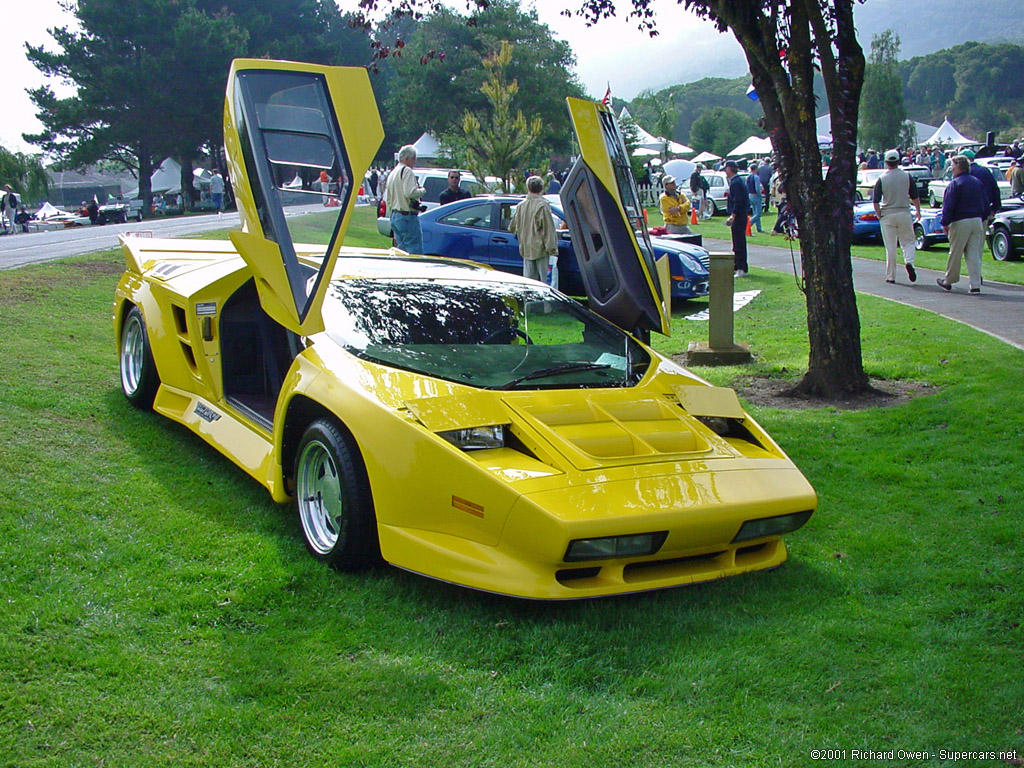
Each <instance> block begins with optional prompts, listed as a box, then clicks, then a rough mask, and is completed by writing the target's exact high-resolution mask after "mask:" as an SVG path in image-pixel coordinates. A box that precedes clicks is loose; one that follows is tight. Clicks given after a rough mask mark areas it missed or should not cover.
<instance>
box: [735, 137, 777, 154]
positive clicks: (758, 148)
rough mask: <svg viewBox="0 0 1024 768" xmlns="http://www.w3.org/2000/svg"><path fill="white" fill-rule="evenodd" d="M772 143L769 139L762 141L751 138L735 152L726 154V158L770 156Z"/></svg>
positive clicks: (757, 138) (736, 148)
mask: <svg viewBox="0 0 1024 768" xmlns="http://www.w3.org/2000/svg"><path fill="white" fill-rule="evenodd" d="M771 153H772V143H771V141H770V140H769V139H762V138H759V137H757V136H750V137H749V138H747V140H746V141H744V142H743V143H742V144H740V145H739V146H738V147H734V148H733V150H732V151H731V152H729V153H727V154H726V157H739V156H742V155H770V154H771Z"/></svg>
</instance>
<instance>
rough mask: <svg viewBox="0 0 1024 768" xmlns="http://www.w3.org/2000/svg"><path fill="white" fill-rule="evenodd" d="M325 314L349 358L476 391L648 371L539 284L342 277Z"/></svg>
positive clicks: (603, 327) (631, 348) (622, 378)
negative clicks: (349, 355)
mask: <svg viewBox="0 0 1024 768" xmlns="http://www.w3.org/2000/svg"><path fill="white" fill-rule="evenodd" d="M323 314H324V321H325V324H326V328H327V333H328V335H329V336H331V338H333V339H334V340H335V341H337V342H338V343H339V344H341V345H342V346H344V347H345V348H346V349H348V350H349V351H350V352H352V353H353V354H356V355H358V356H360V357H362V358H364V359H368V360H372V361H374V362H377V363H380V364H383V365H388V366H392V367H395V368H402V369H405V370H410V371H416V372H418V373H423V374H426V375H428V376H435V377H437V378H441V379H446V380H449V381H456V382H459V383H462V384H469V385H471V386H476V387H481V388H493V389H504V388H508V389H546V388H578V387H621V386H632V385H633V384H635V383H636V382H637V381H639V378H640V377H641V376H642V374H643V371H645V370H646V369H647V365H648V363H649V358H648V355H647V353H646V352H645V351H644V350H643V348H642V347H641V346H640V345H639V344H637V343H636V341H634V340H633V339H632V338H630V337H629V336H627V335H626V334H624V333H622V332H621V331H620V330H619V329H617V328H615V327H614V326H612V325H610V324H609V323H607V322H605V321H604V320H602V319H601V318H599V317H597V316H596V315H594V314H592V313H590V312H588V311H587V310H585V309H584V308H583V307H581V306H580V305H579V304H577V303H576V302H574V301H572V300H570V299H567V298H565V297H563V296H561V295H560V294H558V293H556V292H554V291H552V290H550V289H545V288H543V287H539V286H538V287H533V286H524V285H509V284H504V283H490V282H480V281H459V280H422V279H401V278H373V279H347V280H343V281H336V282H334V283H332V284H331V286H330V288H329V290H328V294H327V298H326V301H325V302H324V309H323Z"/></svg>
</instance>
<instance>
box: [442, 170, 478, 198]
mask: <svg viewBox="0 0 1024 768" xmlns="http://www.w3.org/2000/svg"><path fill="white" fill-rule="evenodd" d="M461 181H462V174H461V173H459V172H458V171H448V186H447V187H445V189H444V191H443V192H442V193H441V194H440V195H438V198H437V202H438V203H440V204H441V205H447V204H448V203H454V202H455V201H456V200H465V199H467V198H469V197H472V195H471V194H469V192H467V191H466V190H464V189H463V188H462V187H460V186H459V184H460V182H461Z"/></svg>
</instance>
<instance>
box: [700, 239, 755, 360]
mask: <svg viewBox="0 0 1024 768" xmlns="http://www.w3.org/2000/svg"><path fill="white" fill-rule="evenodd" d="M709 255H710V257H711V265H710V269H709V270H708V272H709V283H708V341H707V343H705V342H703V341H691V342H690V345H689V348H688V349H687V351H686V362H687V364H688V365H689V364H692V365H742V364H743V363H749V362H750V360H751V357H750V347H749V346H748V345H746V344H737V343H735V342H734V341H733V298H732V297H733V264H734V260H735V257H734V256H733V254H732V253H731V252H725V253H721V252H718V253H711V254H709Z"/></svg>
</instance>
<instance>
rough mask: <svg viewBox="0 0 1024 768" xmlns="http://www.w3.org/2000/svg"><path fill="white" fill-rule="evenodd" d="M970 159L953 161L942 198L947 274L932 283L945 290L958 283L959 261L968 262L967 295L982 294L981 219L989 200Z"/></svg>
mask: <svg viewBox="0 0 1024 768" xmlns="http://www.w3.org/2000/svg"><path fill="white" fill-rule="evenodd" d="M970 162H971V161H970V159H969V158H967V157H965V156H964V155H957V156H956V157H954V158H953V180H952V181H951V182H949V186H948V187H946V192H945V194H944V195H943V196H942V219H941V221H942V231H943V232H945V233H946V234H947V235H949V260H948V261H947V262H946V274H944V275H943V276H942V277H939V278H936V280H935V282H936V283H938V285H939V287H940V288H942V289H943V290H944V291H948V290H950V289H951V288H952V287H953V285H954V284H955V283H956V282H958V281H959V280H960V259H961V257H963V259H964V260H965V261H966V262H967V275H968V278H969V279H970V290H969V291H968V293H972V294H978V293H981V250H982V248H983V247H984V245H985V225H984V223H983V222H984V220H985V219H986V218H987V217H988V215H989V211H991V208H992V203H991V198H990V197H989V195H988V193H987V192H986V191H985V188H984V187H983V186H982V184H981V182H980V181H978V180H977V179H976V178H975V177H974V176H972V175H971V166H970Z"/></svg>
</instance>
